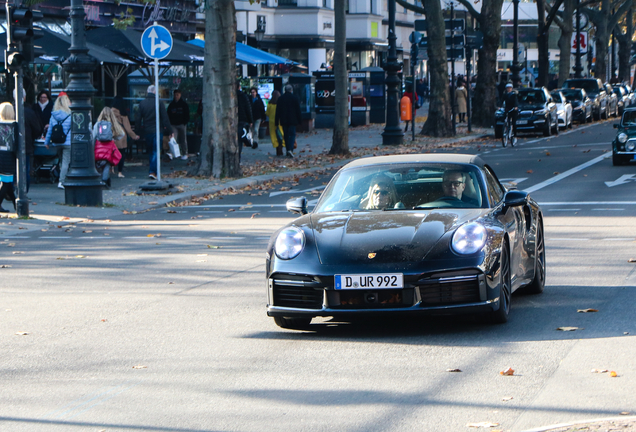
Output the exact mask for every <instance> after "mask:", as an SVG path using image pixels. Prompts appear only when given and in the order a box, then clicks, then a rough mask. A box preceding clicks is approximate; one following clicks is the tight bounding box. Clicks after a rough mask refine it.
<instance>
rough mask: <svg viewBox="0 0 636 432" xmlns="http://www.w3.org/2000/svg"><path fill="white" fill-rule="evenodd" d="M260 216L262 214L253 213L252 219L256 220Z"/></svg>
mask: <svg viewBox="0 0 636 432" xmlns="http://www.w3.org/2000/svg"><path fill="white" fill-rule="evenodd" d="M258 215H260V213H252V217H251V218H250V219H254V218H255V217H256V216H258Z"/></svg>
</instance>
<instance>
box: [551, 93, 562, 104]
mask: <svg viewBox="0 0 636 432" xmlns="http://www.w3.org/2000/svg"><path fill="white" fill-rule="evenodd" d="M550 95H551V96H552V99H554V101H555V102H556V103H561V102H563V101H562V100H561V95H560V94H559V93H550Z"/></svg>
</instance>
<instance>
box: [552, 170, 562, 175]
mask: <svg viewBox="0 0 636 432" xmlns="http://www.w3.org/2000/svg"><path fill="white" fill-rule="evenodd" d="M552 174H554V175H558V174H560V173H559V172H558V171H555V172H553V173H552Z"/></svg>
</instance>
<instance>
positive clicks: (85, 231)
mask: <svg viewBox="0 0 636 432" xmlns="http://www.w3.org/2000/svg"><path fill="white" fill-rule="evenodd" d="M82 232H83V233H84V234H89V233H92V232H93V230H84V231H82Z"/></svg>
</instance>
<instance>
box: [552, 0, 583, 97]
mask: <svg viewBox="0 0 636 432" xmlns="http://www.w3.org/2000/svg"><path fill="white" fill-rule="evenodd" d="M575 9H576V4H575V1H574V0H565V1H564V2H563V20H561V21H560V22H559V23H558V25H559V27H560V28H561V36H560V37H559V50H560V60H559V88H560V87H561V86H562V85H563V83H564V82H565V80H566V79H568V78H569V76H570V71H571V64H570V53H571V47H570V43H571V42H572V32H573V26H572V20H571V19H569V18H568V17H571V16H573V14H574V12H575ZM581 55H582V54H581Z"/></svg>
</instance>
